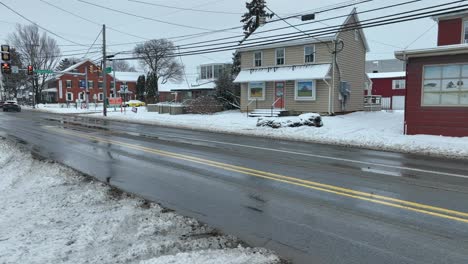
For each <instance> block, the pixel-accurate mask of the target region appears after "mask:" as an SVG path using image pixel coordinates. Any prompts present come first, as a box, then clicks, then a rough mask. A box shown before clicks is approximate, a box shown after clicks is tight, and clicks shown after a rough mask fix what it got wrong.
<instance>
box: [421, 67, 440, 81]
mask: <svg viewBox="0 0 468 264" xmlns="http://www.w3.org/2000/svg"><path fill="white" fill-rule="evenodd" d="M441 77H442V67H440V66H425V67H424V79H437V78H441Z"/></svg>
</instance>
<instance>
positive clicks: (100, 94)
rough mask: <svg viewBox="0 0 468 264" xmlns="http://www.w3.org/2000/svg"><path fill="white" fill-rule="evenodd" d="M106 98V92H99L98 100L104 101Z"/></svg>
mask: <svg viewBox="0 0 468 264" xmlns="http://www.w3.org/2000/svg"><path fill="white" fill-rule="evenodd" d="M103 100H104V93H98V101H99V102H102V101H103Z"/></svg>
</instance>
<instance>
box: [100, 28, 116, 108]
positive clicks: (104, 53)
mask: <svg viewBox="0 0 468 264" xmlns="http://www.w3.org/2000/svg"><path fill="white" fill-rule="evenodd" d="M106 60H107V58H106V25H102V69H103V71H102V76H103V77H102V78H103V80H102V85H103V86H104V87H103V88H102V89H103V92H104V94H103V99H104V107H103V112H102V113H103V115H104V116H107V72H106ZM114 82H115V80H114Z"/></svg>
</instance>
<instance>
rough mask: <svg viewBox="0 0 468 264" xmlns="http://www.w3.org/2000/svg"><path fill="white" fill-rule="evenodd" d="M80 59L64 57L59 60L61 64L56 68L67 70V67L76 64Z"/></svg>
mask: <svg viewBox="0 0 468 264" xmlns="http://www.w3.org/2000/svg"><path fill="white" fill-rule="evenodd" d="M79 61H80V60H79V59H77V58H65V59H62V60H61V61H60V62H59V65H58V66H57V68H55V70H57V71H63V70H65V69H66V68H68V67H70V66H72V65H74V64H77V63H78V62H79Z"/></svg>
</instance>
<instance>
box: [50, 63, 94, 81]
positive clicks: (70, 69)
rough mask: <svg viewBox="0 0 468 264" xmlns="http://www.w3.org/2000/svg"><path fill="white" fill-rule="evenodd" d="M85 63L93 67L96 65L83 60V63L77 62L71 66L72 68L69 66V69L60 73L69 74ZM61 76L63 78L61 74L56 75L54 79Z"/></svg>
mask: <svg viewBox="0 0 468 264" xmlns="http://www.w3.org/2000/svg"><path fill="white" fill-rule="evenodd" d="M86 62H90V63H92V64H93V65H96V64H95V63H94V62H92V61H91V60H88V59H86V60H83V61H80V62H78V63H75V64H73V65H72V66H70V67H68V68H66V69H64V70H63V71H61V72H70V71H73V70H75V69H77V68H78V67H80V66H81V65H83V64H85V63H86ZM62 76H63V74H57V75H56V76H55V78H60V77H62Z"/></svg>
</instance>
